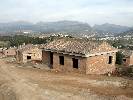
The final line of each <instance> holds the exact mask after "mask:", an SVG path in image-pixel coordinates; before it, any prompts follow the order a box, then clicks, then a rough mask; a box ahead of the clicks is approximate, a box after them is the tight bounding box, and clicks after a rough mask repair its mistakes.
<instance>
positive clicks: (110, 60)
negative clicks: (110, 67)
mask: <svg viewBox="0 0 133 100" xmlns="http://www.w3.org/2000/svg"><path fill="white" fill-rule="evenodd" d="M112 59H113V57H112V56H109V62H108V64H112Z"/></svg>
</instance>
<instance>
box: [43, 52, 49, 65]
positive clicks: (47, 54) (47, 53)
mask: <svg viewBox="0 0 133 100" xmlns="http://www.w3.org/2000/svg"><path fill="white" fill-rule="evenodd" d="M42 62H43V63H44V64H48V63H49V52H47V51H44V50H43V51H42Z"/></svg>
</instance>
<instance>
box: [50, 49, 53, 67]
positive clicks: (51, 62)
mask: <svg viewBox="0 0 133 100" xmlns="http://www.w3.org/2000/svg"><path fill="white" fill-rule="evenodd" d="M52 65H53V53H52V52H50V68H53V67H52Z"/></svg>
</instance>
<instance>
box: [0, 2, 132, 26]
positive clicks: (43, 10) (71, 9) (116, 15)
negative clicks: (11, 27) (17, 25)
mask: <svg viewBox="0 0 133 100" xmlns="http://www.w3.org/2000/svg"><path fill="white" fill-rule="evenodd" d="M132 5H133V0H3V1H1V3H0V12H1V14H0V22H2V21H3V22H5V21H14V20H26V21H31V22H37V21H58V20H78V21H83V22H88V23H89V24H91V25H94V24H102V23H106V22H111V23H114V24H121V25H129V26H131V25H133V23H131V20H132V19H133V14H132V13H133V6H132Z"/></svg>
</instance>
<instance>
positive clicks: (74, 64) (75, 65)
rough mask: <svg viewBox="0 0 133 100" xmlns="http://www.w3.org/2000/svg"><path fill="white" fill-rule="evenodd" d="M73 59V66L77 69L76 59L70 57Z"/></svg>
mask: <svg viewBox="0 0 133 100" xmlns="http://www.w3.org/2000/svg"><path fill="white" fill-rule="evenodd" d="M72 61H73V68H76V69H78V67H79V65H78V59H75V58H72Z"/></svg>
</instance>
